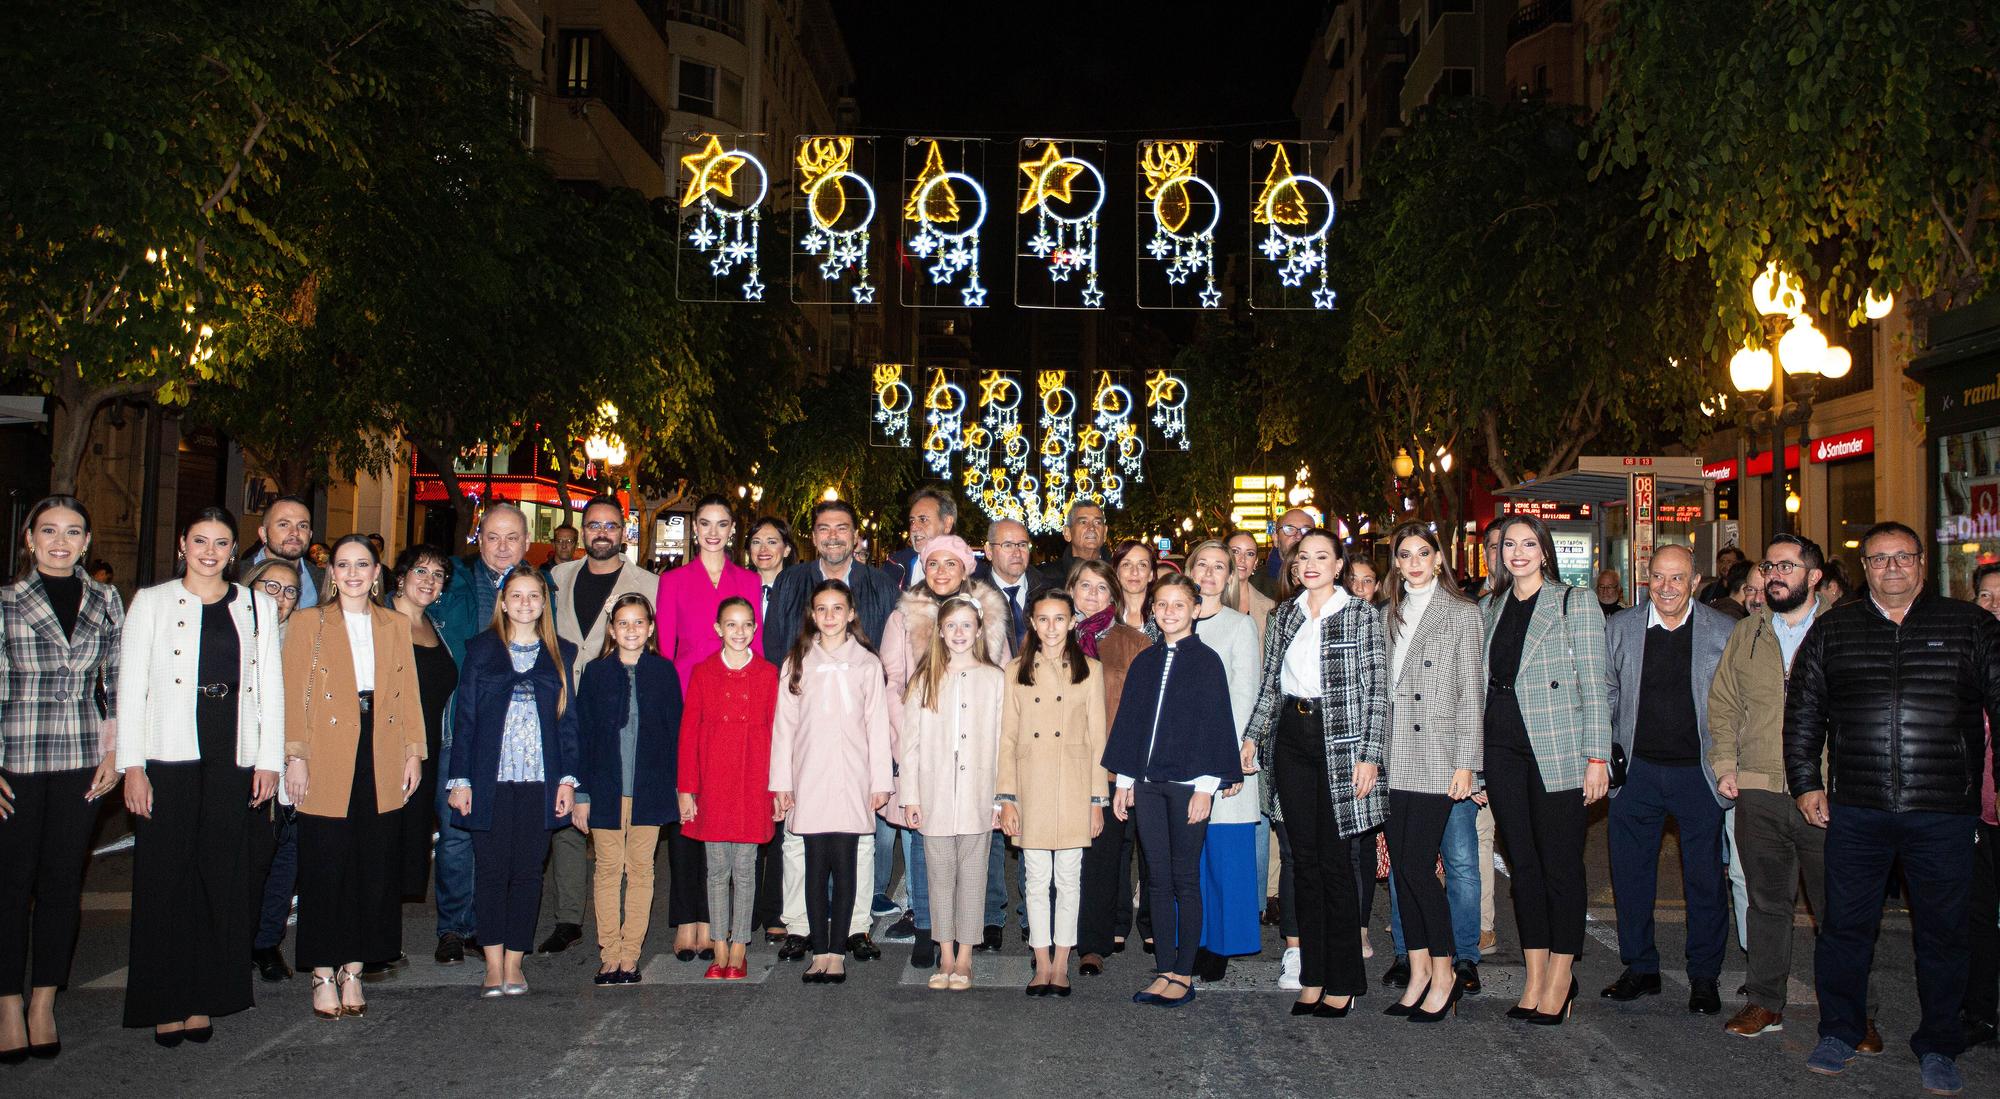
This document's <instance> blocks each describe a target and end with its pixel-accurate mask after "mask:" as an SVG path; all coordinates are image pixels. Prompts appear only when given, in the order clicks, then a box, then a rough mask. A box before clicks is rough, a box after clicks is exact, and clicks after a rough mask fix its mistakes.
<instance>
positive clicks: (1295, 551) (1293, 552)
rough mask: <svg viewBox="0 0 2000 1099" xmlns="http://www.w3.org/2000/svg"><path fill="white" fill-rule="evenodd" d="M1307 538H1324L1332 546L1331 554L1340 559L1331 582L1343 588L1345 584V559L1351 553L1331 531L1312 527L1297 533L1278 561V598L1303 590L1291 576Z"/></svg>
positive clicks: (1287, 596)
mask: <svg viewBox="0 0 2000 1099" xmlns="http://www.w3.org/2000/svg"><path fill="white" fill-rule="evenodd" d="M1308 538H1324V539H1326V540H1327V544H1328V545H1331V546H1332V547H1333V555H1334V556H1335V557H1336V558H1338V559H1339V560H1340V573H1339V574H1338V575H1337V576H1335V577H1334V580H1333V582H1334V583H1335V584H1338V585H1340V586H1341V587H1342V588H1345V587H1346V586H1347V559H1348V557H1350V556H1352V555H1351V554H1349V553H1348V552H1347V547H1346V546H1343V545H1341V544H1340V538H1339V537H1338V536H1337V535H1335V534H1334V533H1333V532H1332V531H1330V530H1328V529H1326V528H1325V527H1314V528H1312V529H1311V530H1309V531H1307V532H1305V533H1304V534H1301V535H1299V540H1298V541H1296V542H1293V543H1292V548H1291V549H1290V550H1288V551H1286V552H1285V554H1284V555H1283V557H1282V558H1281V559H1280V561H1279V563H1278V573H1279V575H1278V598H1279V599H1290V598H1291V597H1292V596H1295V595H1297V594H1299V593H1300V592H1301V591H1304V590H1305V588H1304V587H1303V586H1302V585H1301V584H1300V583H1299V582H1298V581H1297V580H1296V579H1294V578H1293V576H1292V566H1293V565H1296V564H1298V562H1299V549H1300V547H1302V546H1304V545H1305V544H1306V539H1308Z"/></svg>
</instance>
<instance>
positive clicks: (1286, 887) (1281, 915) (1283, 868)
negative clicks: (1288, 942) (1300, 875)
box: [1271, 820, 1299, 939]
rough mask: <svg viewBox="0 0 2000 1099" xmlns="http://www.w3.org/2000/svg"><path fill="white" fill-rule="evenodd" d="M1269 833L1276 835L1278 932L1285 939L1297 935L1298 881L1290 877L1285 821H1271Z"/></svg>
mask: <svg viewBox="0 0 2000 1099" xmlns="http://www.w3.org/2000/svg"><path fill="white" fill-rule="evenodd" d="M1271 834H1272V835H1274V836H1276V837H1278V934H1279V935H1280V936H1282V937H1284V938H1287V939H1296V938H1298V937H1299V898H1298V892H1299V890H1298V883H1297V881H1296V880H1294V879H1293V877H1292V836H1291V833H1290V832H1288V831H1286V830H1285V822H1284V821H1281V820H1274V821H1272V822H1271Z"/></svg>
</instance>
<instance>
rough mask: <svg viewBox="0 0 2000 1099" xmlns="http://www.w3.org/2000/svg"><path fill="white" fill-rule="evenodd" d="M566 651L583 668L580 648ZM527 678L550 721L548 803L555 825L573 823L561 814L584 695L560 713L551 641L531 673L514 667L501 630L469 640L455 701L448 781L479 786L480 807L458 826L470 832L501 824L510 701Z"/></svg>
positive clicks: (545, 768) (545, 737)
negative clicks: (561, 787) (560, 791)
mask: <svg viewBox="0 0 2000 1099" xmlns="http://www.w3.org/2000/svg"><path fill="white" fill-rule="evenodd" d="M556 644H557V645H558V646H560V648H561V652H562V662H563V667H564V668H566V669H570V668H575V667H576V646H575V645H572V644H570V643H569V642H567V641H558V642H556ZM523 680H525V681H526V682H527V683H528V684H529V685H531V686H533V687H534V689H535V708H536V709H537V710H538V711H540V714H541V725H542V785H543V798H544V800H545V802H546V803H547V805H548V824H547V827H548V828H549V829H550V830H554V829H557V828H561V827H562V826H563V825H565V824H567V823H568V822H569V817H568V815H567V814H565V815H563V816H560V817H559V816H557V815H556V782H557V780H559V779H561V778H563V777H565V776H570V777H574V776H575V775H576V769H577V750H576V692H575V691H574V690H572V691H571V692H570V700H569V705H568V706H565V707H564V708H563V712H562V716H561V717H557V716H556V693H557V691H558V690H559V689H560V688H561V686H562V677H561V675H560V674H559V673H558V672H557V671H556V664H555V661H554V660H553V659H551V658H550V656H549V650H548V648H547V647H546V646H544V647H543V649H542V651H541V652H540V653H539V654H537V655H536V657H535V666H534V667H532V668H529V669H528V670H527V671H526V672H524V673H516V672H515V671H514V662H513V660H512V659H511V658H509V656H508V655H507V643H506V642H505V641H503V640H501V638H500V635H499V634H498V633H497V632H495V631H493V630H486V631H483V632H481V633H476V634H474V635H472V637H471V638H469V639H467V641H466V642H465V663H464V665H463V666H462V667H461V668H460V669H459V673H458V694H457V696H456V697H455V698H454V700H453V704H452V730H453V734H454V735H453V737H452V742H451V770H450V773H449V774H447V775H446V778H447V779H448V780H455V779H465V780H466V781H468V782H470V783H472V812H470V813H463V814H460V815H459V819H458V826H459V827H460V828H463V829H465V830H466V831H468V832H488V831H491V830H492V829H493V799H494V793H495V791H494V787H496V786H498V785H499V782H500V741H501V738H502V734H503V733H504V732H505V731H506V727H507V706H508V704H509V703H511V702H512V701H513V698H514V684H516V683H518V682H521V681H523Z"/></svg>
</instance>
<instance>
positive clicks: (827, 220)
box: [792, 137, 876, 305]
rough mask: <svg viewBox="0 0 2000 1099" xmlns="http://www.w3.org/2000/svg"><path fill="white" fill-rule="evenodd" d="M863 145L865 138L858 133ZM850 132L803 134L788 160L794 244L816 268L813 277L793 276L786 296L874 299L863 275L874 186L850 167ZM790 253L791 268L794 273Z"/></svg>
mask: <svg viewBox="0 0 2000 1099" xmlns="http://www.w3.org/2000/svg"><path fill="white" fill-rule="evenodd" d="M860 141H861V143H862V144H863V145H864V146H866V144H867V141H868V139H866V138H862V139H860ZM855 143H856V139H855V138H852V137H803V138H800V139H799V152H798V156H797V157H796V158H794V160H793V165H794V167H796V168H797V170H798V193H799V199H800V201H799V203H798V205H797V209H799V210H800V211H801V212H802V213H803V214H804V215H805V220H804V222H803V223H802V224H799V225H798V227H797V238H798V241H799V249H800V251H801V252H803V253H804V255H805V256H806V257H810V258H809V259H808V261H807V262H808V264H809V265H811V266H813V267H815V268H816V270H817V272H818V278H817V279H816V280H814V279H810V278H798V277H794V278H793V280H792V300H793V301H796V302H800V303H822V302H828V301H847V300H852V301H853V303H854V304H856V305H868V304H871V303H873V302H874V300H875V286H874V284H873V283H872V282H870V281H869V277H870V276H869V269H868V259H869V252H870V251H871V248H870V244H871V243H872V242H871V241H870V239H869V235H870V233H871V232H872V231H873V230H874V227H875V213H876V210H875V188H873V187H872V186H870V185H869V183H868V180H867V178H866V177H864V176H863V175H861V174H860V173H859V172H857V171H855V168H854V158H855ZM797 266H798V265H797V262H796V257H795V262H794V274H795V275H796V274H797Z"/></svg>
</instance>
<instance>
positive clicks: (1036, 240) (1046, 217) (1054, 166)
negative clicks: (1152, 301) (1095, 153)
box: [1015, 139, 1104, 309]
mask: <svg viewBox="0 0 2000 1099" xmlns="http://www.w3.org/2000/svg"><path fill="white" fill-rule="evenodd" d="M1068 144H1069V145H1070V146H1071V148H1072V151H1074V149H1075V147H1076V146H1078V145H1081V144H1083V143H1082V142H1070V143H1068ZM1037 145H1039V146H1040V147H1041V152H1040V154H1039V155H1036V154H1034V153H1033V152H1032V151H1031V150H1032V148H1033V147H1034V146H1037ZM1021 151H1022V159H1021V162H1020V169H1021V173H1022V175H1023V176H1024V177H1025V178H1024V179H1023V180H1022V181H1021V203H1020V206H1019V208H1018V209H1017V210H1016V213H1017V215H1019V216H1020V217H1022V218H1024V219H1025V218H1027V217H1029V216H1030V215H1032V216H1033V219H1034V220H1033V234H1032V235H1030V236H1028V237H1027V238H1026V239H1025V240H1023V241H1022V243H1021V251H1020V253H1019V255H1018V257H1017V262H1016V264H1015V294H1016V298H1017V300H1019V301H1020V303H1021V304H1023V305H1028V306H1030V307H1038V308H1074V307H1068V306H1064V305H1062V304H1061V303H1060V300H1059V299H1053V298H1052V300H1051V301H1050V302H1048V303H1046V304H1042V305H1037V304H1036V303H1034V302H1032V301H1030V300H1028V299H1025V298H1021V297H1020V292H1021V285H1020V280H1021V273H1022V268H1023V266H1024V265H1026V264H1033V265H1034V266H1037V267H1040V268H1042V269H1043V271H1044V272H1045V273H1046V274H1047V276H1048V279H1049V282H1050V284H1051V288H1052V289H1054V287H1055V284H1057V283H1069V281H1070V276H1071V275H1072V274H1078V275H1080V276H1081V278H1080V280H1079V282H1080V283H1081V287H1082V288H1081V290H1079V291H1078V292H1077V299H1078V300H1079V301H1081V302H1082V304H1083V307H1084V308H1089V309H1097V308H1101V307H1102V306H1103V305H1104V291H1103V289H1102V288H1101V287H1100V286H1099V285H1098V280H1097V275H1098V265H1097V261H1098V252H1097V244H1098V240H1097V230H1098V213H1099V211H1101V210H1102V209H1103V208H1104V173H1103V172H1101V171H1099V170H1098V169H1097V166H1096V165H1094V164H1092V163H1091V162H1090V161H1088V160H1085V159H1083V158H1081V157H1077V156H1074V155H1064V153H1063V152H1062V150H1061V149H1059V148H1057V144H1056V142H1054V141H1051V140H1047V139H1040V140H1024V141H1023V142H1022V143H1021ZM1028 228H1029V223H1028V222H1027V221H1025V220H1024V221H1023V222H1021V231H1022V232H1024V233H1025V232H1027V231H1028Z"/></svg>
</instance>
